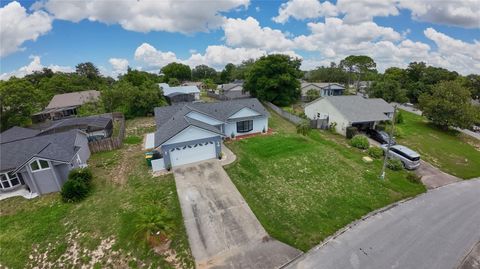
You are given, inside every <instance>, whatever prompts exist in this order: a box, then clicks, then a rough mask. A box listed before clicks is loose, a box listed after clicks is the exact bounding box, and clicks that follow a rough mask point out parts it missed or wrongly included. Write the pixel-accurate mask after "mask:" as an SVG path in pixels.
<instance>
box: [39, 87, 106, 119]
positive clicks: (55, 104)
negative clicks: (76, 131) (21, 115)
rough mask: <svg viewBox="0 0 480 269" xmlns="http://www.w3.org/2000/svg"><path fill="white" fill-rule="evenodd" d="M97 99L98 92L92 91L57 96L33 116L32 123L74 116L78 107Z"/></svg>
mask: <svg viewBox="0 0 480 269" xmlns="http://www.w3.org/2000/svg"><path fill="white" fill-rule="evenodd" d="M99 98H100V92H99V91H94V90H90V91H81V92H71V93H64V94H57V95H55V96H53V98H52V100H50V103H49V104H48V105H47V107H46V108H45V109H44V110H42V111H40V112H38V113H35V114H33V116H32V121H33V122H43V121H45V120H58V119H61V118H65V117H72V116H75V115H77V109H78V108H79V107H80V106H82V105H83V104H85V103H88V102H97V101H98V100H99Z"/></svg>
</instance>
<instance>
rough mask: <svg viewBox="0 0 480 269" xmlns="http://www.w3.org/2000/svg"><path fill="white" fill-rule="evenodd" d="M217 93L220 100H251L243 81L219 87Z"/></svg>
mask: <svg viewBox="0 0 480 269" xmlns="http://www.w3.org/2000/svg"><path fill="white" fill-rule="evenodd" d="M217 92H218V99H220V100H233V99H242V98H250V93H249V92H246V91H244V90H243V81H235V82H232V83H227V84H221V85H218V87H217Z"/></svg>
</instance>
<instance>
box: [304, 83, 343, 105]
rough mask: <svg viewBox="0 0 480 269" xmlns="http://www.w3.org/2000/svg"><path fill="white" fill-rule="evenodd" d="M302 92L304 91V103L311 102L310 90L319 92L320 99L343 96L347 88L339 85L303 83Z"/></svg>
mask: <svg viewBox="0 0 480 269" xmlns="http://www.w3.org/2000/svg"><path fill="white" fill-rule="evenodd" d="M300 90H301V91H302V101H310V100H309V99H308V95H307V93H308V91H310V90H314V91H317V92H318V95H319V96H320V97H324V96H337V95H343V93H344V91H345V87H344V86H343V85H342V84H339V83H327V82H302V83H301V86H300Z"/></svg>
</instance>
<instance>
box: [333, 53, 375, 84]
mask: <svg viewBox="0 0 480 269" xmlns="http://www.w3.org/2000/svg"><path fill="white" fill-rule="evenodd" d="M340 66H341V67H342V68H344V69H345V70H346V71H347V72H348V73H349V74H350V77H349V83H350V81H351V76H352V75H353V74H356V83H355V87H356V90H357V91H358V86H359V85H358V84H359V82H360V81H361V80H362V78H363V76H364V75H366V74H367V73H369V72H375V71H376V69H375V68H376V67H377V64H376V63H375V61H374V60H373V59H372V58H370V57H368V56H365V55H350V56H348V57H346V58H345V59H343V60H342V61H340Z"/></svg>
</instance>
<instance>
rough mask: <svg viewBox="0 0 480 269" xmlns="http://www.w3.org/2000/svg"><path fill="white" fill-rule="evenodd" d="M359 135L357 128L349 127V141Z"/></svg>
mask: <svg viewBox="0 0 480 269" xmlns="http://www.w3.org/2000/svg"><path fill="white" fill-rule="evenodd" d="M357 134H358V129H357V127H352V126H350V127H347V138H348V139H351V138H352V137H354V136H355V135H357Z"/></svg>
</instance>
